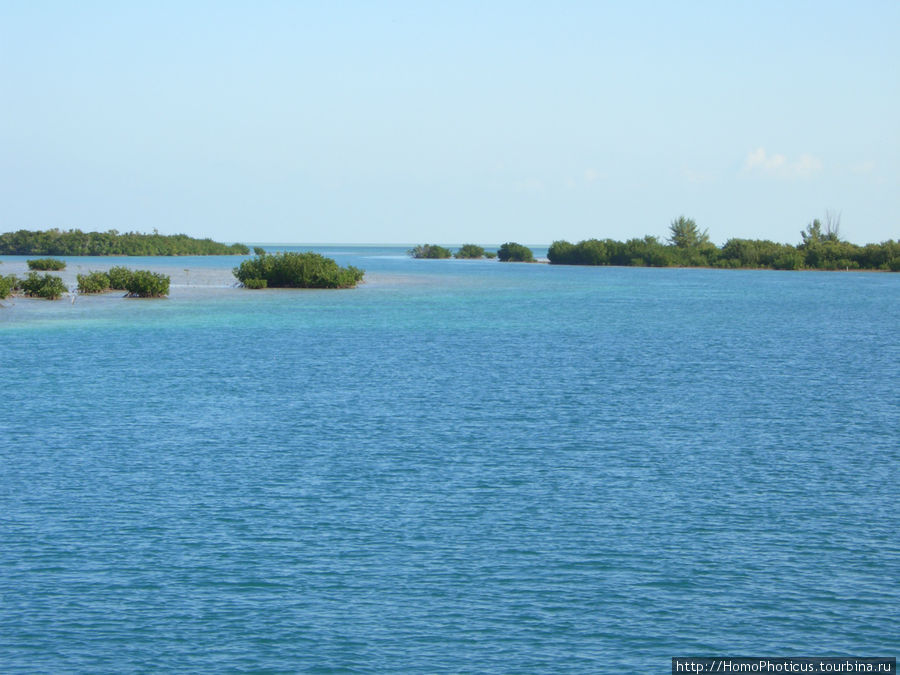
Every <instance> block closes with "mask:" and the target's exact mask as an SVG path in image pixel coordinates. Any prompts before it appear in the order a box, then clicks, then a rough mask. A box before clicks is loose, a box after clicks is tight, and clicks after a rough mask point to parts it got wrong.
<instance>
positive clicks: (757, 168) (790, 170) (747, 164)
mask: <svg viewBox="0 0 900 675" xmlns="http://www.w3.org/2000/svg"><path fill="white" fill-rule="evenodd" d="M821 170H822V160H820V159H819V158H818V157H814V156H813V155H808V154H802V155H800V156H799V157H797V158H796V159H790V158H788V157H787V156H786V155H782V154H780V153H774V154H769V153H768V152H766V150H765V148H757V149H756V150H751V151H750V152H749V153H747V157H746V159H745V160H744V171H745V172H746V173H755V174H763V175H766V176H771V177H773V178H809V177H810V176H812V175H814V174H816V173H818V172H819V171H821Z"/></svg>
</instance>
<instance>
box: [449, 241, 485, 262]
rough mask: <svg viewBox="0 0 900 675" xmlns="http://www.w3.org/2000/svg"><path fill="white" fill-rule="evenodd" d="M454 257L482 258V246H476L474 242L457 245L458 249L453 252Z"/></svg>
mask: <svg viewBox="0 0 900 675" xmlns="http://www.w3.org/2000/svg"><path fill="white" fill-rule="evenodd" d="M453 257H454V258H465V259H472V258H483V257H484V248H483V247H481V246H477V245H476V244H463V245H462V246H460V247H459V250H458V251H457V252H456V253H454V254H453Z"/></svg>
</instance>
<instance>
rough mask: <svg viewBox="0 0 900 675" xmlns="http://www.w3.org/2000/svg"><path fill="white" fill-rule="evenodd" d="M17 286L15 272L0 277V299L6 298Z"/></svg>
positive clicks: (17, 281)
mask: <svg viewBox="0 0 900 675" xmlns="http://www.w3.org/2000/svg"><path fill="white" fill-rule="evenodd" d="M18 287H19V280H18V278H17V277H16V275H15V274H7V275H6V276H5V277H0V300H2V299H4V298H8V297H9V296H10V294H12V292H13V291H14V290H16V289H17V288H18Z"/></svg>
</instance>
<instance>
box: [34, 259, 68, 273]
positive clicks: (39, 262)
mask: <svg viewBox="0 0 900 675" xmlns="http://www.w3.org/2000/svg"><path fill="white" fill-rule="evenodd" d="M26 262H27V263H28V269H30V270H40V271H42V272H44V271H53V272H59V271H60V270H64V269H66V261H65V260H57V259H56V258H35V259H34V260H28V261H26Z"/></svg>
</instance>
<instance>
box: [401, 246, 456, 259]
mask: <svg viewBox="0 0 900 675" xmlns="http://www.w3.org/2000/svg"><path fill="white" fill-rule="evenodd" d="M408 253H409V255H410V256H412V257H413V258H449V257H450V256H451V255H453V254H452V252H451V251H450V249H449V248H444V247H443V246H438V245H437V244H419V245H418V246H416V247H414V248H411V249H409V251H408Z"/></svg>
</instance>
